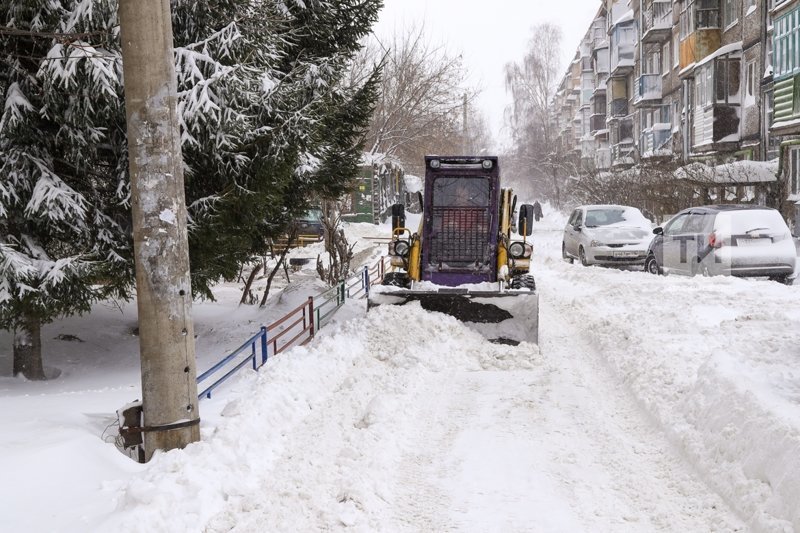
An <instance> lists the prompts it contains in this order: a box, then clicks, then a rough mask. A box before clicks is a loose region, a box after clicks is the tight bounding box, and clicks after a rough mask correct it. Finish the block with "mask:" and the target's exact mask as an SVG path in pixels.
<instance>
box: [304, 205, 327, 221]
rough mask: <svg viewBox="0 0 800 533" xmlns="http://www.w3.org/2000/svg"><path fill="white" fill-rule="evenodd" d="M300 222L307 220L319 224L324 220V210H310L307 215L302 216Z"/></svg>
mask: <svg viewBox="0 0 800 533" xmlns="http://www.w3.org/2000/svg"><path fill="white" fill-rule="evenodd" d="M299 220H307V221H309V222H319V221H320V220H322V209H316V208H315V209H309V210H308V211H307V212H306V214H305V215H303V216H301V217H300V218H299Z"/></svg>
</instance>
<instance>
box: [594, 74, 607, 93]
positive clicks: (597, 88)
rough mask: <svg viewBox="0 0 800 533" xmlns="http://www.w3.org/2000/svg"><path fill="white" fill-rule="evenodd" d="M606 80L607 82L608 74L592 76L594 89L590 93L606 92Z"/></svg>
mask: <svg viewBox="0 0 800 533" xmlns="http://www.w3.org/2000/svg"><path fill="white" fill-rule="evenodd" d="M606 82H608V74H597V75H596V76H595V77H594V91H593V92H592V95H593V96H597V95H602V94H606Z"/></svg>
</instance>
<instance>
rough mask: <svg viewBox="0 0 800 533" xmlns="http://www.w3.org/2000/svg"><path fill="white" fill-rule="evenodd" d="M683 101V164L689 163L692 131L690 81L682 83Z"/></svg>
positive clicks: (686, 80)
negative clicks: (690, 134)
mask: <svg viewBox="0 0 800 533" xmlns="http://www.w3.org/2000/svg"><path fill="white" fill-rule="evenodd" d="M681 85H682V86H683V87H682V88H681V92H682V93H683V94H682V95H681V99H682V100H683V102H682V103H683V121H682V123H681V127H682V128H683V132H682V133H683V163H684V164H686V163H688V162H689V144H690V143H689V132H690V131H691V118H690V117H691V113H690V110H689V80H688V79H685V80H682V81H681Z"/></svg>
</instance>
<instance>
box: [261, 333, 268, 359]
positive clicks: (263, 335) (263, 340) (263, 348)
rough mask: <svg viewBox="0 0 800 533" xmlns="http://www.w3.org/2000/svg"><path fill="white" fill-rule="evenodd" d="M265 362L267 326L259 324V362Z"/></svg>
mask: <svg viewBox="0 0 800 533" xmlns="http://www.w3.org/2000/svg"><path fill="white" fill-rule="evenodd" d="M266 362H267V326H261V364H262V365H263V364H264V363H266Z"/></svg>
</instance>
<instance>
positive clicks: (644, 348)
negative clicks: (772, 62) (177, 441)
mask: <svg viewBox="0 0 800 533" xmlns="http://www.w3.org/2000/svg"><path fill="white" fill-rule="evenodd" d="M544 208H545V215H546V216H545V219H544V220H543V221H542V222H540V223H537V225H536V227H535V228H534V236H533V237H534V242H535V255H536V257H535V261H534V269H535V272H536V275H537V285H538V287H539V291H540V302H541V306H540V320H541V326H540V339H541V343H540V347H539V348H540V349H538V350H537V349H536V348H535V347H533V346H530V345H526V344H522V345H520V346H518V347H508V346H502V345H495V344H490V343H488V342H486V341H485V340H484V339H483V338H482V337H480V336H479V335H477V334H476V333H475V332H473V331H471V330H470V329H468V328H466V327H465V326H464V325H463V324H460V323H458V322H456V321H455V320H453V319H452V318H450V317H447V316H444V315H439V314H435V313H427V312H424V311H422V310H421V309H418V308H414V307H413V306H404V307H402V308H401V307H393V306H383V307H380V308H378V309H376V310H374V311H372V312H370V313H369V314H365V313H364V309H363V307H364V306H363V301H362V302H359V301H351V302H350V303H348V304H347V306H346V307H345V308H344V309H342V310H341V311H340V312H339V313H338V314H337V315H336V316H335V319H334V321H333V322H331V323H330V324H328V325H327V326H326V327H325V328H323V330H322V331H321V333H320V335H319V336H318V337H317V339H316V340H315V341H314V342H313V343H311V344H310V345H308V346H306V347H302V348H296V349H294V350H292V351H290V352H287V353H285V354H282V355H280V356H278V357H274V358H272V359H271V360H270V361H269V362H268V363H267V365H266V366H265V367H264V368H262V370H261V371H260V372H252V371H243V372H242V373H241V374H240V375H239V376H238V377H237V378H236V379H235V380H233V381H232V382H231V383H230V384H226V385H224V386H223V387H222V388H221V389H218V391H217V392H216V393H215V395H214V397H212V398H211V399H210V400H203V402H202V403H201V404H200V411H201V417H202V420H203V422H202V426H201V432H202V441H201V442H199V443H196V444H193V445H191V446H189V447H188V448H187V449H185V450H175V451H172V452H169V453H158V454H157V455H156V456H155V457H154V459H153V460H152V461H151V462H150V463H148V464H146V465H139V464H136V463H133V462H131V461H130V460H129V459H128V458H127V457H125V456H124V455H122V454H121V453H119V452H118V451H117V450H116V448H115V447H114V446H113V444H112V442H111V441H112V440H113V436H112V434H113V431H112V430H113V428H114V411H115V410H116V409H117V408H119V407H121V406H122V405H123V404H125V403H127V402H128V401H130V400H133V399H135V398H138V397H139V394H140V392H139V391H140V385H139V379H140V378H139V373H138V372H139V370H138V353H137V339H136V337H135V335H134V334H133V333H134V329H135V326H136V319H135V312H136V310H135V306H134V305H131V304H126V305H123V306H122V307H121V309H117V308H114V307H113V306H111V305H98V306H96V308H95V310H94V311H93V313H92V314H91V315H88V316H84V317H74V318H70V319H67V320H63V321H59V322H58V323H55V324H51V325H49V326H47V327H45V328H44V339H43V341H44V347H45V351H46V356H45V365H46V366H47V367H48V368H49V369H50V372H51V374H53V375H55V374H57V373H58V371H60V372H61V373H60V375H59V377H58V378H57V379H54V380H51V381H48V382H44V383H34V382H27V381H25V380H23V379H19V378H12V377H10V368H11V353H10V351H11V347H10V345H11V342H10V336H9V335H8V334H7V333H1V334H0V426H1V427H3V431H2V432H0V450H2V453H0V471H2V472H3V473H4V476H3V481H2V482H0V501H3V502H4V503H5V505H4V512H3V513H0V531H33V532H38V531H62V532H85V531H126V532H127V531H143V532H144V531H148V532H151V531H170V532H181V531H187V532H189V531H207V532H213V531H245V532H249V531H264V530H270V531H316V530H334V531H340V530H341V531H344V530H347V531H359V532H360V531H387V532H395V531H443V530H455V531H543V532H546V531H609V532H628V531H630V532H634V531H635V532H640V531H745V530H752V531H769V532H772V531H781V532H790V531H795V530H797V531H800V511H799V510H798V506H797V504H796V502H797V501H800V411H798V404H800V372H798V370H797V368H798V364H797V363H798V353H800V309H799V308H798V306H797V304H796V302H797V301H798V296H800V294H799V293H798V291H800V286H798V285H795V286H791V287H787V286H783V285H779V284H777V283H772V282H767V281H762V280H739V279H730V278H696V279H690V278H678V277H656V276H650V275H648V274H645V273H643V272H635V271H631V270H616V269H604V268H599V267H591V268H585V267H581V266H580V265H571V264H567V263H565V262H563V261H562V260H561V258H560V242H561V230H562V228H563V225H564V221H565V217H564V216H563V215H561V214H559V213H556V212H553V211H552V210H551V209H549V208H548V206H544ZM347 232H348V235H350V236H351V238H356V236H357V237H358V238H359V240H358V244H357V246H356V249H355V251H356V256H357V258H358V263H359V264H366V265H371V264H373V263H374V261H376V260H377V258H378V257H379V256H380V254H381V253H382V251H383V249H384V247H385V244H382V242H381V241H380V240H371V239H367V237H379V236H384V235H388V228H387V227H386V226H384V227H381V228H377V227H376V226H373V225H367V224H353V225H348V226H347ZM322 252H323V250H322V245H321V244H316V245H312V246H310V247H307V248H305V249H303V250H297V251H294V252H293V255H296V256H301V255H303V256H305V257H309V258H312V259H313V260H315V259H316V257H317V255H318V254H320V253H322ZM313 260H312V261H311V263H309V264H308V265H306V268H307V269H313V264H312V263H313V262H314V261H313ZM323 260H324V256H323ZM292 281H293V283H292V285H290V286H289V287H288V288H287V287H286V282H285V280H283V279H282V278H281V277H280V275H279V276H276V279H275V282H274V286H273V289H272V291H273V292H272V294H273V297H272V299H271V302H270V306H269V308H268V309H267V310H266V311H261V310H258V309H257V308H253V307H251V306H242V307H239V306H237V305H236V304H237V303H238V299H239V297H240V289H241V284H223V285H221V286H220V287H218V288H217V290H216V291H215V294H216V295H217V297H218V302H217V303H210V302H197V303H196V304H195V308H194V317H195V321H196V326H195V330H196V333H197V339H196V343H197V353H198V370H203V369H205V368H207V367H208V366H210V365H211V364H212V363H213V362H214V361H215V360H216V359H218V358H220V357H221V356H222V355H224V354H225V353H227V352H228V351H230V350H231V349H233V348H235V347H236V346H238V345H239V344H240V343H241V342H242V341H243V340H244V339H246V338H247V337H249V336H250V335H251V334H253V333H254V332H255V331H257V329H258V327H259V326H260V325H261V324H262V323H269V322H270V321H272V320H274V319H275V318H276V317H277V316H280V314H281V313H282V312H285V311H286V310H288V309H291V308H292V307H293V306H294V305H296V304H297V303H298V302H301V301H302V300H304V299H305V298H306V297H307V296H309V295H311V294H315V293H317V292H319V291H320V290H322V286H321V285H320V284H319V282H318V281H316V280H315V279H314V275H313V272H312V271H311V270H304V271H301V272H298V273H293V274H292ZM260 283H261V285H260V286H259V287H263V281H262V282H260ZM63 335H74V336H76V337H78V338H79V339H80V340H72V341H68V340H59V339H58V338H57V337H59V336H62V337H61V339H64V338H69V337H63ZM109 426H110V427H109Z"/></svg>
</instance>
